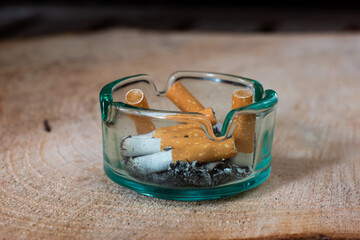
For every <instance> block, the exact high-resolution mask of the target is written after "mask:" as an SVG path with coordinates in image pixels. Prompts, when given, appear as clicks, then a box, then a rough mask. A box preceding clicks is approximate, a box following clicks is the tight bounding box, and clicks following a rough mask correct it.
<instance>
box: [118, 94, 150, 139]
mask: <svg viewBox="0 0 360 240" xmlns="http://www.w3.org/2000/svg"><path fill="white" fill-rule="evenodd" d="M125 102H126V103H127V104H129V105H131V106H134V107H141V108H147V109H148V108H149V104H148V102H147V100H146V97H145V94H144V92H143V91H141V90H140V89H131V90H129V91H128V92H127V93H126V95H125ZM128 116H129V117H131V119H132V120H133V121H134V123H135V127H136V132H137V133H138V134H145V133H149V132H151V131H153V130H154V129H155V126H154V124H153V123H152V122H151V120H150V119H149V118H147V117H144V116H136V115H130V114H129V115H128Z"/></svg>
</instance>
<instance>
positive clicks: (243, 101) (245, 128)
mask: <svg viewBox="0 0 360 240" xmlns="http://www.w3.org/2000/svg"><path fill="white" fill-rule="evenodd" d="M252 101H253V93H252V92H251V91H249V90H244V89H237V90H235V91H234V92H233V94H232V106H231V108H232V109H236V108H240V107H244V106H247V105H249V104H252ZM234 121H236V126H235V129H234V132H233V137H234V139H235V145H236V148H237V150H238V152H239V153H253V152H254V141H255V122H256V116H255V114H240V115H238V116H237V117H236V118H235V119H234Z"/></svg>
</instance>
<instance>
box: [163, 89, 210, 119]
mask: <svg viewBox="0 0 360 240" xmlns="http://www.w3.org/2000/svg"><path fill="white" fill-rule="evenodd" d="M165 95H166V96H167V97H168V98H169V99H170V100H171V101H172V102H173V103H174V104H175V105H176V106H177V107H178V108H179V109H180V110H181V111H183V112H199V113H202V114H204V115H205V116H206V117H208V118H209V120H210V122H211V124H216V119H215V116H214V112H213V110H212V109H211V108H206V109H205V107H204V106H203V105H202V104H201V103H200V102H199V101H198V100H197V99H196V98H195V97H194V96H193V95H192V94H191V93H190V92H189V91H188V90H187V89H186V88H185V87H184V86H183V85H182V84H181V83H180V82H175V83H174V84H173V85H171V87H170V88H169V89H168V90H167V91H166V93H165Z"/></svg>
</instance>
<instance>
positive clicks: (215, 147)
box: [171, 138, 237, 163]
mask: <svg viewBox="0 0 360 240" xmlns="http://www.w3.org/2000/svg"><path fill="white" fill-rule="evenodd" d="M171 151H172V159H173V162H174V163H175V162H176V161H184V162H186V161H189V162H193V161H198V162H202V163H206V162H216V161H219V160H221V159H225V158H231V157H234V156H236V155H237V151H236V148H235V143H234V139H233V138H228V139H226V140H224V141H211V142H209V143H205V144H198V145H191V146H188V147H184V148H176V149H173V150H171Z"/></svg>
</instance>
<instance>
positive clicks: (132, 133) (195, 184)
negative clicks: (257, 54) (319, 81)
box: [100, 72, 278, 201]
mask: <svg viewBox="0 0 360 240" xmlns="http://www.w3.org/2000/svg"><path fill="white" fill-rule="evenodd" d="M277 102H278V97H277V94H276V92H275V91H273V90H270V89H268V90H266V91H264V90H263V87H262V85H261V84H260V83H259V82H257V81H255V80H252V79H249V78H244V77H240V76H235V75H228V74H220V73H210V72H175V73H173V74H172V75H171V76H170V78H169V80H168V81H167V84H166V86H165V89H164V90H162V91H158V90H157V87H156V85H155V84H154V82H153V80H152V78H151V77H150V76H149V75H146V74H139V75H135V76H129V77H125V78H122V79H119V80H116V81H113V82H111V83H109V84H107V85H106V86H104V87H103V88H102V90H101V92H100V108H101V118H102V137H103V156H104V171H105V173H106V175H107V176H108V177H109V178H110V179H111V180H113V181H114V182H116V183H118V184H120V185H122V186H125V187H127V188H129V189H132V190H135V191H137V192H139V193H141V194H144V195H147V196H152V197H157V198H163V199H172V200H183V201H199V200H209V199H217V198H222V197H227V196H231V195H234V194H237V193H239V192H243V191H246V190H249V189H251V188H254V187H256V186H258V185H259V184H261V183H262V182H264V181H265V180H266V179H267V178H268V176H269V174H270V169H271V147H272V141H273V134H274V124H275V112H276V106H277ZM179 109H181V110H179Z"/></svg>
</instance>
